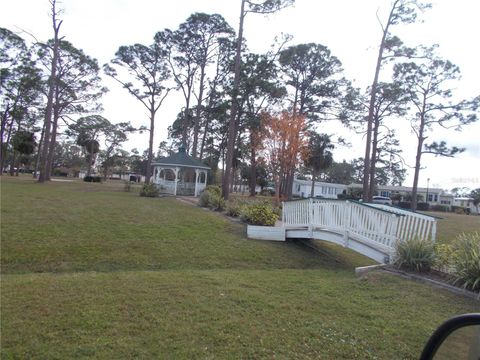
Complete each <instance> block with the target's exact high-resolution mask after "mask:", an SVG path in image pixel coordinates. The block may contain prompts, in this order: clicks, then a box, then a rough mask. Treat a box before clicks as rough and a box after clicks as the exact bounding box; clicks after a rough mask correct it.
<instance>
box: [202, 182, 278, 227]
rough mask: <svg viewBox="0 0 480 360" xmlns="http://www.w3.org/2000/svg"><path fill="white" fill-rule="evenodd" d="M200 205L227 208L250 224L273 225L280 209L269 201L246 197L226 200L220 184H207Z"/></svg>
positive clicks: (231, 214)
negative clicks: (253, 199)
mask: <svg viewBox="0 0 480 360" xmlns="http://www.w3.org/2000/svg"><path fill="white" fill-rule="evenodd" d="M198 205H199V206H201V207H207V208H210V209H212V210H215V211H223V210H226V213H227V215H229V216H233V217H239V218H240V219H241V220H242V221H243V222H245V223H247V224H250V225H263V226H273V225H275V222H276V221H277V220H278V217H279V210H278V209H276V208H274V207H273V206H272V204H270V203H269V202H268V201H257V200H255V201H252V200H249V199H246V198H232V199H231V200H229V201H225V199H224V198H223V197H222V195H221V189H220V187H218V186H207V187H206V188H205V190H204V191H203V193H202V194H201V195H200V198H199V199H198Z"/></svg>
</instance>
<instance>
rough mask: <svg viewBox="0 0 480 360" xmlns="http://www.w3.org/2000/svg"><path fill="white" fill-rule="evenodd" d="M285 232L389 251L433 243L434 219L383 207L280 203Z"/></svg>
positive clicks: (309, 201)
mask: <svg viewBox="0 0 480 360" xmlns="http://www.w3.org/2000/svg"><path fill="white" fill-rule="evenodd" d="M282 222H283V226H284V227H285V228H287V229H288V228H295V227H307V228H308V229H309V231H311V232H313V231H314V230H315V229H321V230H327V231H332V232H335V233H338V234H343V235H345V236H348V237H349V238H351V239H357V240H360V241H365V242H368V243H369V244H372V243H373V244H378V246H379V247H381V248H388V249H392V250H393V248H394V247H395V243H396V241H399V240H406V239H408V238H412V237H418V238H420V239H422V240H425V239H430V240H433V241H434V240H435V233H436V219H435V218H433V217H430V216H426V215H422V214H418V213H415V212H410V211H405V210H402V209H397V208H393V207H389V206H385V205H377V204H363V203H359V202H353V201H341V200H327V199H306V200H297V201H289V202H284V203H283V212H282Z"/></svg>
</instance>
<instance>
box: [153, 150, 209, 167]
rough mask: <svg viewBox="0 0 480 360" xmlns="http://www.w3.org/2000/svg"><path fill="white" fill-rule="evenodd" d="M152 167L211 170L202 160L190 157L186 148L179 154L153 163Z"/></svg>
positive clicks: (179, 151)
mask: <svg viewBox="0 0 480 360" xmlns="http://www.w3.org/2000/svg"><path fill="white" fill-rule="evenodd" d="M152 165H153V166H155V165H166V166H179V167H190V168H196V169H205V170H210V167H209V166H207V165H205V164H204V163H203V162H201V161H200V160H197V159H194V158H193V157H191V156H189V155H188V154H187V153H186V151H185V148H183V147H181V148H179V149H178V152H177V153H175V154H173V155H170V156H168V157H165V158H163V159H160V160H158V161H154V162H152Z"/></svg>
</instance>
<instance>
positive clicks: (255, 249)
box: [1, 177, 480, 359]
mask: <svg viewBox="0 0 480 360" xmlns="http://www.w3.org/2000/svg"><path fill="white" fill-rule="evenodd" d="M1 181H2V184H1V201H2V202H1V240H2V253H1V265H2V281H1V334H2V339H1V358H2V359H17V358H18V359H24V358H34V359H35V358H36V359H64V358H102V359H112V358H115V359H123V358H125V359H130V358H172V359H173V358H175V359H182V358H183V359H191V358H201V359H204V358H208V359H210V358H211V359H226V358H235V359H237V358H274V357H278V358H295V359H302V358H304V359H309V358H322V359H339V358H345V359H355V358H357V359H414V358H417V357H418V354H419V353H420V351H421V348H422V346H423V345H424V343H425V341H426V340H427V338H428V336H429V335H430V333H431V332H432V331H433V329H434V328H435V327H436V326H438V325H439V324H440V323H441V322H442V321H443V320H444V319H446V318H448V317H450V316H452V315H454V314H459V313H463V312H472V311H479V310H480V307H479V303H478V302H476V301H474V300H471V299H467V298H463V297H459V296H456V295H453V294H451V293H448V292H446V291H443V290H439V289H437V288H433V287H430V286H427V285H423V284H418V283H414V282H411V281H407V280H404V279H402V278H399V277H396V276H392V275H388V274H384V273H373V274H370V275H369V276H368V277H366V278H356V277H355V276H354V267H355V266H361V265H366V264H370V263H371V261H370V260H368V259H366V258H364V257H363V256H361V255H357V254H355V253H353V252H351V251H348V250H346V249H343V248H340V247H336V246H331V245H325V244H323V245H322V244H320V245H319V246H324V247H323V249H320V250H321V251H320V252H313V251H312V250H311V249H310V248H307V247H304V246H301V245H299V244H296V243H293V242H286V243H278V242H262V241H253V240H247V239H245V228H244V226H243V225H240V224H238V223H234V222H232V221H230V220H229V219H227V218H225V217H224V216H222V215H219V214H216V213H212V212H210V211H206V210H203V209H200V208H197V207H194V206H191V205H188V204H183V203H181V202H179V201H176V200H174V199H172V198H159V199H148V198H140V197H139V196H138V194H136V193H127V192H124V191H123V189H122V185H121V184H120V183H113V182H112V183H106V184H85V183H82V182H71V183H69V182H52V183H49V184H44V185H39V184H35V183H34V182H33V181H32V180H31V179H29V178H26V177H24V178H22V177H20V178H13V179H12V178H10V177H3V178H2V180H1ZM439 228H440V229H441V226H440V225H439ZM439 232H440V230H439Z"/></svg>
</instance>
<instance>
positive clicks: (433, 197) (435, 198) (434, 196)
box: [428, 194, 438, 202]
mask: <svg viewBox="0 0 480 360" xmlns="http://www.w3.org/2000/svg"><path fill="white" fill-rule="evenodd" d="M428 201H434V202H438V195H437V194H428Z"/></svg>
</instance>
